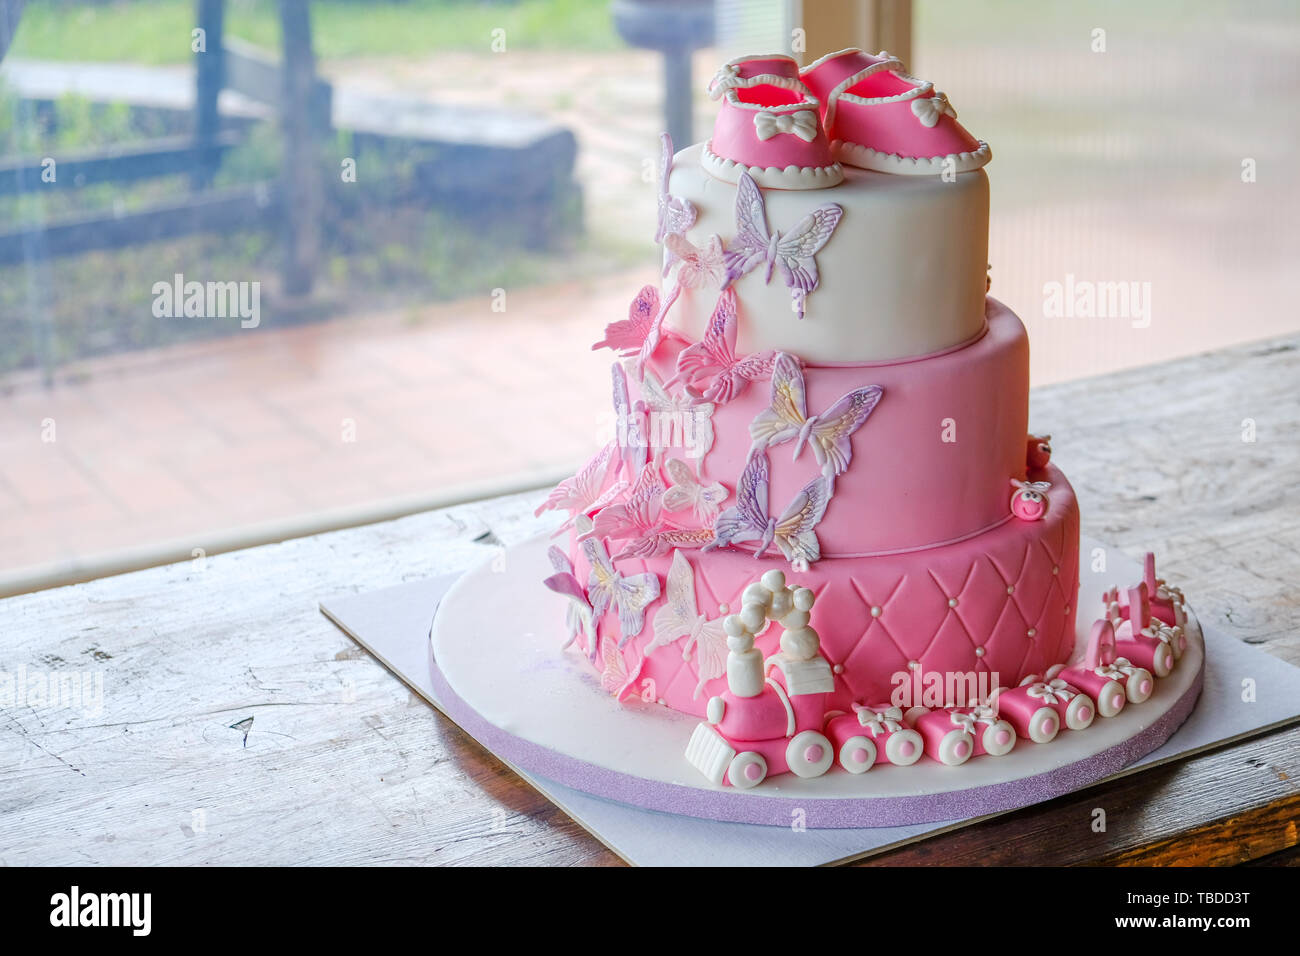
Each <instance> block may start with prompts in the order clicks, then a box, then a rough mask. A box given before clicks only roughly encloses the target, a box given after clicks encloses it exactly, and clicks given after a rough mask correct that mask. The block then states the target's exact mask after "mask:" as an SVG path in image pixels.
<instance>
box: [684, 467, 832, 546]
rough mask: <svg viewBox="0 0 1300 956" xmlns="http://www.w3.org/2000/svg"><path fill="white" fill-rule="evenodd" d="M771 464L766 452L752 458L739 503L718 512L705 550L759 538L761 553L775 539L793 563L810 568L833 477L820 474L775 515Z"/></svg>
mask: <svg viewBox="0 0 1300 956" xmlns="http://www.w3.org/2000/svg"><path fill="white" fill-rule="evenodd" d="M769 468H770V465H769V462H768V460H767V453H766V452H759V453H758V454H756V455H754V456H753V457H752V458H750V460H749V464H747V465H746V466H745V470H744V472H743V473H742V474H741V476H740V481H739V482H738V483H737V487H736V503H735V505H733V506H732V507H730V508H728V509H726V510H725V511H723V512H722V514H720V515H718V520H717V523H716V524H715V525H714V527H713V534H714V538H713V541H711V542H710V543H709V544H707V545H705V546H704V549H703V550H705V551H712V550H713V549H714V548H720V547H723V546H724V545H730V544H734V543H735V542H738V541H742V542H743V541H757V542H758V545H757V547H756V548H755V549H754V557H756V558H761V557H763V555H765V554H767V550H768V548H769V547H771V545H772V544H773V542H775V543H776V546H777V547H778V548H780V549H781V553H782V554H784V555H785V557H786V560H787V561H789V562H790V563H791V565H793V566H794V567H795V568H796V569H798V570H807V567H808V565H809V564H811V563H812V562H814V561H816V560H817V559H818V558H820V557H821V543H820V542H819V541H818V540H817V532H816V530H815V529H816V527H817V524H818V523H819V522H820V521H821V520H822V516H823V515H825V514H826V506H827V505H828V504H829V503H830V500H831V480H830V479H829V478H827V477H826V476H825V475H818V476H817V477H816V478H814V479H813V480H812V481H810V482H808V484H806V485H804V487H803V488H802V489H801V490H800V491H799V493H798V494H797V495H795V496H794V500H793V501H791V502H790V504H789V506H788V507H787V508H786V509H785V511H783V512H782V513H781V516H780V517H779V518H773V517H771V515H770V514H769V513H768V494H767V493H768V484H769V481H770V478H769Z"/></svg>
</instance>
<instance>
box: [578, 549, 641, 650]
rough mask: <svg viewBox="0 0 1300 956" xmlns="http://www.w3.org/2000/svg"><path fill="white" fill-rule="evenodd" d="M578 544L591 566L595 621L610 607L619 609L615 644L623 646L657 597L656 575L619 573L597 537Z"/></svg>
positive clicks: (589, 584)
mask: <svg viewBox="0 0 1300 956" xmlns="http://www.w3.org/2000/svg"><path fill="white" fill-rule="evenodd" d="M581 547H582V553H583V555H584V556H586V558H587V563H588V564H590V565H591V576H590V577H589V578H588V581H587V597H588V598H590V600H591V612H592V614H593V615H594V616H595V617H596V619H597V620H599V619H600V617H601V616H602V615H603V614H604V613H605V612H606V611H607V610H608V609H609V608H611V607H613V608H614V609H615V610H616V611H617V612H618V626H619V632H620V636H619V641H618V646H619V647H622V646H623V645H624V644H626V643H627V642H628V640H629V639H630V638H633V637H635V636H636V635H638V634H640V633H641V630H642V628H644V627H645V609H646V608H647V607H649V605H650V604H651V603H652V602H653V601H654V599H655V598H657V597H658V596H659V578H658V576H657V575H656V574H655V573H654V572H653V571H645V572H643V573H641V574H633V575H628V576H624V575H623V574H621V573H619V572H618V571H616V570H615V569H614V564H613V562H612V561H610V560H609V552H608V551H606V550H605V545H604V544H603V543H602V542H601V541H600V539H599V538H587V539H586V540H585V541H583V542H582V543H581Z"/></svg>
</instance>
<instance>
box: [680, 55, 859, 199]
mask: <svg viewBox="0 0 1300 956" xmlns="http://www.w3.org/2000/svg"><path fill="white" fill-rule="evenodd" d="M709 94H710V95H711V96H712V97H713V98H714V99H717V100H721V103H720V104H719V107H718V115H717V119H716V120H715V122H714V125H713V136H712V138H711V139H710V140H709V141H708V142H707V143H705V146H704V155H703V162H704V167H705V169H707V170H708V171H709V172H710V173H711V174H712V175H714V176H717V177H718V178H719V179H723V180H725V181H727V182H732V183H734V182H736V181H737V180H738V179H739V178H740V176H741V174H742V173H748V174H749V175H750V176H752V177H753V178H754V180H755V181H756V182H757V183H758V185H760V186H767V187H772V188H779V189H819V188H823V187H827V186H835V185H838V184H839V183H840V182H842V181H843V180H844V170H843V169H842V168H841V166H840V164H839V163H837V162H835V160H834V159H833V158H832V157H831V144H830V140H828V139H827V138H826V131H825V130H824V129H823V128H822V120H821V104H820V103H819V102H818V101H817V98H816V97H814V96H813V95H812V94H811V93H810V92H808V88H807V87H806V86H804V85H803V83H801V82H800V80H799V66H798V64H797V63H795V61H794V60H792V59H791V58H790V57H788V56H780V55H772V56H758V57H753V56H750V57H741V58H739V59H736V60H732V61H731V62H730V63H727V64H726V65H725V66H723V67H722V69H720V70H719V71H718V73H717V75H716V76H715V77H714V78H713V82H712V83H711V84H710V86H709Z"/></svg>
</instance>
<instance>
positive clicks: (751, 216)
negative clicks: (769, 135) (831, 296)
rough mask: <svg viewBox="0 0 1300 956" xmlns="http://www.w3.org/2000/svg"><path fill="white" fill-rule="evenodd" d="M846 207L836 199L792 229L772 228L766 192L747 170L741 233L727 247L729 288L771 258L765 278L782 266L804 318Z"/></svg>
mask: <svg viewBox="0 0 1300 956" xmlns="http://www.w3.org/2000/svg"><path fill="white" fill-rule="evenodd" d="M843 215H844V209H843V208H842V207H840V206H839V205H837V204H836V203H826V204H825V205H823V206H818V207H817V208H816V209H814V210H813V211H812V212H810V213H809V214H808V215H806V216H804V217H803V218H802V219H800V220H799V221H798V222H797V223H795V224H794V227H793V228H791V229H790V230H789V231H788V232H784V233H783V232H779V231H774V230H770V229H769V228H768V225H767V207H766V205H765V204H764V202H763V194H762V193H761V192H760V191H759V189H758V186H756V185H755V184H754V180H753V179H752V178H751V177H750V175H749V173H741V174H740V180H739V182H737V183H736V238H735V239H733V240H732V243H731V248H730V249H728V250H727V251H726V252H725V253H723V257H724V258H725V260H726V263H727V281H726V284H725V285H724V286H723V288H727V287H729V286H730V285H731V283H733V282H735V281H736V280H737V279H739V278H740V277H741V276H743V275H746V274H748V273H749V272H751V271H753V270H754V269H755V268H756V267H758V266H760V265H764V264H766V266H767V276H766V278H765V279H764V280H763V281H764V282H771V281H772V270H773V269H774V268H775V267H777V266H780V268H781V275H782V277H783V278H784V279H785V284H786V287H787V288H789V290H790V298H791V308H793V309H794V311H795V312H796V313H798V315H799V318H801V319H802V318H803V314H804V300H805V299H806V298H807V296H808V293H810V292H813V291H815V290H816V288H817V285H818V283H819V282H820V281H821V279H820V276H819V275H818V272H817V259H816V256H817V253H818V252H819V251H821V249H822V247H823V246H825V245H826V243H827V242H829V241H830V238H831V234H832V233H833V232H835V227H836V226H838V225H839V224H840V219H841V217H842V216H843Z"/></svg>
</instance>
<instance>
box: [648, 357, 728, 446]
mask: <svg viewBox="0 0 1300 956" xmlns="http://www.w3.org/2000/svg"><path fill="white" fill-rule="evenodd" d="M641 394H642V395H643V396H644V399H643V400H642V402H641V403H640V404H641V408H642V410H643V411H644V412H645V413H646V414H647V415H648V416H649V428H650V437H651V438H653V439H654V457H655V459H656V460H657V459H658V458H659V457H660V455H661V454H662V453H663V450H664V448H666V447H680V448H682V449H684V450H685V452H686V457H688V458H691V459H694V461H695V469H696V471H699V469H700V465H701V463H702V462H703V461H704V456H705V455H706V454H708V452H709V449H710V448H712V447H713V405H712V404H711V403H709V402H699V401H697V400H695V399H694V398H692V397H691V396H690V395H689V394H686V393H682V394H681V395H678V396H677V397H674V396H672V395H670V394H669V393H668V389H667V388H665V387H664V386H663V384H662V383H660V381H659V379H658V378H656V377H655V375H654V373H653V372H646V373H645V375H644V377H643V378H642V379H641Z"/></svg>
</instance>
